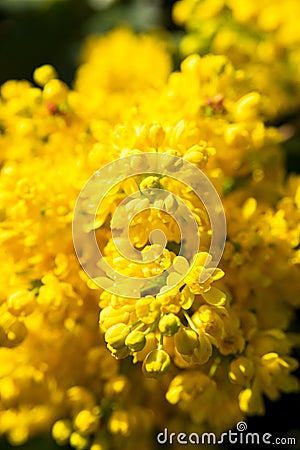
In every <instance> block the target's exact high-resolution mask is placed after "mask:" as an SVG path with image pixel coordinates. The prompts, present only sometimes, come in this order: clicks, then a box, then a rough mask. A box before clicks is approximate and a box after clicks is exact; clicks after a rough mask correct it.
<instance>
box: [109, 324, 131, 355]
mask: <svg viewBox="0 0 300 450" xmlns="http://www.w3.org/2000/svg"><path fill="white" fill-rule="evenodd" d="M128 334H129V327H128V326H127V325H125V323H117V324H116V325H113V326H112V327H110V328H109V329H108V330H107V331H106V333H105V336H104V338H105V341H106V342H107V344H109V345H110V347H112V348H113V349H115V350H119V349H122V348H123V347H125V339H126V337H127V335H128Z"/></svg>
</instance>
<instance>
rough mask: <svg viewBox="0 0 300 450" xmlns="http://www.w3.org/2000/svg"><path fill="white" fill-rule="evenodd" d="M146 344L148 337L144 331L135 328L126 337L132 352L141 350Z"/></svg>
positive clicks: (126, 343) (127, 344)
mask: <svg viewBox="0 0 300 450" xmlns="http://www.w3.org/2000/svg"><path fill="white" fill-rule="evenodd" d="M145 344H146V337H145V335H144V333H142V331H138V330H133V331H131V333H129V334H128V336H127V337H126V339H125V345H126V346H127V347H128V348H129V350H131V351H132V352H140V351H141V350H143V348H144V347H145Z"/></svg>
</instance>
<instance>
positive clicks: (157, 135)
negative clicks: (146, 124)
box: [148, 123, 166, 148]
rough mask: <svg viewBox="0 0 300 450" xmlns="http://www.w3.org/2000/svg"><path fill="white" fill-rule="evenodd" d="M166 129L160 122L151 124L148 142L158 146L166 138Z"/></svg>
mask: <svg viewBox="0 0 300 450" xmlns="http://www.w3.org/2000/svg"><path fill="white" fill-rule="evenodd" d="M165 135H166V133H165V131H164V129H163V127H162V126H161V124H160V123H154V124H152V125H150V128H149V132H148V142H149V145H150V146H151V147H154V148H158V147H159V146H160V145H161V144H162V143H163V140H164V138H165Z"/></svg>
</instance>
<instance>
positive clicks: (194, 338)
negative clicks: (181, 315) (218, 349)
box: [174, 327, 199, 355]
mask: <svg viewBox="0 0 300 450" xmlns="http://www.w3.org/2000/svg"><path fill="white" fill-rule="evenodd" d="M174 342H175V347H176V349H177V350H178V352H179V353H181V354H182V355H190V354H192V353H193V351H194V350H195V348H197V347H198V346H199V339H198V334H197V333H196V331H194V330H191V329H190V328H187V327H181V328H180V330H179V331H178V332H177V333H176V334H175V336H174Z"/></svg>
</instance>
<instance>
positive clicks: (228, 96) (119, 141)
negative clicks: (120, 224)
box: [0, 2, 300, 450]
mask: <svg viewBox="0 0 300 450" xmlns="http://www.w3.org/2000/svg"><path fill="white" fill-rule="evenodd" d="M184 3H185V2H184ZM186 3H187V2H186ZM170 59H171V58H170V54H169V53H168V50H167V47H166V45H165V43H164V42H162V41H161V40H158V39H157V37H154V36H149V35H148V36H136V35H134V34H133V33H132V32H130V31H129V30H127V29H117V30H114V31H112V32H110V33H109V34H107V35H106V36H104V37H100V38H93V39H91V40H90V41H89V42H88V44H87V47H86V49H85V51H84V53H83V62H82V65H81V66H80V67H79V70H78V72H77V75H76V80H75V85H74V88H73V89H70V88H69V87H67V86H66V85H65V84H64V83H63V82H62V81H61V80H59V79H58V76H57V74H56V72H55V70H54V68H53V67H51V66H48V65H45V66H42V67H40V68H38V69H36V70H35V72H34V81H35V83H36V86H40V87H36V86H35V85H34V84H32V83H29V82H26V81H14V80H11V81H8V82H6V83H5V84H4V85H3V86H2V87H1V103H0V126H1V134H0V145H1V149H2V151H1V171H0V192H1V193H0V218H1V220H0V227H1V233H0V239H1V250H0V257H1V267H2V271H1V283H0V286H1V297H0V344H1V347H0V359H1V367H0V433H1V434H5V435H6V436H7V438H8V440H9V442H10V443H12V444H15V445H18V444H21V443H23V442H25V441H26V440H27V439H28V438H30V437H31V436H33V435H35V434H38V433H41V432H47V431H48V430H49V429H52V436H53V438H54V439H55V440H56V441H57V443H58V444H59V445H64V444H70V445H71V447H73V448H75V449H77V450H85V449H90V450H117V449H125V450H126V449H129V448H132V447H133V446H134V445H135V443H136V442H139V445H140V447H141V448H143V449H144V450H147V449H149V450H150V449H152V448H153V446H154V445H155V444H154V442H153V439H154V438H153V432H154V430H159V429H161V428H162V425H163V427H164V426H166V427H170V429H172V428H173V429H179V430H188V429H190V427H194V431H195V429H197V431H199V430H200V431H201V430H202V431H208V430H212V431H215V432H217V433H220V432H222V431H224V430H226V429H228V428H230V427H233V426H234V425H235V424H236V423H237V421H239V420H241V419H242V418H244V417H245V416H246V415H247V414H263V413H264V403H263V395H266V396H267V397H268V398H270V399H272V400H275V399H277V398H278V397H279V395H280V394H281V393H282V392H294V391H296V390H297V389H298V381H297V379H296V378H295V376H294V375H292V374H291V372H293V371H294V370H295V369H296V367H297V361H296V360H295V359H294V358H293V357H291V352H292V349H293V347H294V346H295V345H296V344H297V341H298V340H299V339H298V337H297V336H296V335H293V334H291V333H289V332H288V330H289V327H290V324H291V321H292V319H293V317H294V312H295V309H296V308H298V307H299V306H300V299H299V295H298V289H297V283H298V280H299V275H300V271H299V263H300V253H299V240H300V239H299V236H300V225H299V224H300V179H299V177H297V176H292V177H290V178H287V177H286V176H285V172H284V166H283V161H282V157H281V148H280V140H281V139H282V138H281V136H280V134H279V133H278V131H277V130H276V129H274V128H270V127H268V126H266V125H265V124H264V123H263V121H262V118H261V117H262V111H264V108H265V101H266V100H265V98H264V97H263V96H261V95H260V94H259V93H258V92H257V91H253V90H252V89H251V88H250V89H249V86H251V85H252V81H251V76H250V77H249V76H248V75H247V73H246V72H245V71H243V70H241V69H235V68H234V67H233V65H232V64H231V63H230V62H229V61H228V59H227V58H226V57H225V56H211V55H209V56H205V57H203V58H201V57H200V56H197V55H190V56H188V57H187V58H186V59H185V60H184V61H183V62H182V64H181V68H180V71H173V72H172V71H171V64H170ZM145 152H157V153H158V154H169V155H174V156H177V157H180V158H182V159H183V160H185V161H188V162H189V163H191V164H193V165H194V166H196V167H197V168H199V169H201V170H202V171H203V172H204V173H205V174H206V175H207V177H208V178H209V179H210V180H211V182H212V183H213V184H214V186H215V188H216V189H217V191H218V193H219V195H220V197H221V199H222V203H223V206H224V209H225V214H226V218H227V226H228V235H227V241H226V246H225V251H224V256H223V258H222V260H221V263H220V267H219V268H217V269H215V270H211V271H210V272H209V273H208V276H207V277H206V280H205V281H204V282H201V281H200V280H201V278H199V276H200V274H201V273H203V271H205V270H208V269H206V267H205V263H206V262H207V261H210V259H211V255H210V253H209V244H210V240H211V233H212V230H211V224H210V220H209V217H208V214H207V211H206V209H205V207H204V205H203V204H202V202H201V201H200V200H199V198H198V197H197V196H196V194H195V193H194V192H193V191H192V190H191V189H190V188H189V187H187V186H186V185H183V183H181V182H180V181H177V180H175V179H174V178H171V177H168V176H163V175H160V176H158V175H157V174H153V175H151V174H150V175H149V174H145V175H139V176H134V177H131V178H127V179H125V180H122V181H121V182H120V183H118V184H117V185H116V186H115V187H114V188H113V189H111V190H110V191H109V192H108V193H107V196H106V197H105V199H104V201H103V202H102V203H101V205H100V207H99V210H98V211H97V214H96V216H95V221H94V225H93V227H92V229H87V230H85V231H86V233H93V232H95V234H96V239H97V242H98V244H99V248H100V249H101V251H102V252H103V254H104V256H105V258H106V260H107V261H108V262H109V263H110V264H111V266H112V267H114V268H116V269H117V270H118V271H119V272H120V273H122V274H124V275H126V276H127V277H128V278H129V281H128V282H129V283H130V282H131V283H132V277H138V278H141V279H143V278H148V277H151V276H153V275H157V274H164V273H166V271H167V269H168V268H169V267H170V266H172V267H173V269H174V271H173V272H172V273H170V274H169V275H168V276H166V278H165V282H164V284H163V285H161V286H160V290H159V292H158V293H157V294H153V292H149V291H147V292H144V293H143V295H142V296H141V297H140V298H131V297H128V296H122V295H116V294H114V293H112V292H111V289H110V287H111V286H112V285H113V284H114V279H111V281H110V282H109V283H111V284H110V285H107V289H103V288H102V289H99V288H98V286H97V284H95V280H91V279H89V278H88V277H87V276H86V274H85V273H84V271H83V270H82V268H81V267H80V264H79V262H78V260H77V257H76V254H75V251H74V247H73V241H72V219H73V210H74V206H75V203H76V199H77V197H78V195H79V192H80V190H81V189H82V187H83V186H84V184H85V182H86V180H87V179H88V178H89V177H90V176H91V175H92V174H93V173H94V171H96V170H98V169H99V168H101V167H103V166H104V165H105V164H107V163H110V162H112V161H114V160H116V159H117V158H120V157H126V156H128V155H129V156H133V157H135V158H136V159H133V161H134V162H135V163H136V164H138V163H139V159H138V157H139V155H142V154H144V153H145ZM156 188H163V189H164V190H167V191H170V192H172V193H174V194H176V195H178V196H180V197H181V198H182V199H183V201H184V203H185V204H186V205H188V206H189V209H190V210H191V211H192V214H193V217H194V218H195V220H196V223H197V226H198V228H199V233H200V235H201V242H200V245H199V248H197V254H196V257H195V258H194V259H193V261H188V259H187V258H185V257H184V256H182V255H180V254H179V247H180V244H181V243H182V241H183V240H184V236H182V235H181V233H180V231H182V230H179V229H178V225H177V224H176V221H174V219H173V217H172V215H173V214H174V212H175V210H177V208H178V205H177V204H176V202H175V201H174V197H168V198H166V199H165V202H164V206H165V211H160V210H159V209H158V208H156V209H155V208H150V209H149V208H148V209H147V208H146V209H144V210H143V211H141V209H140V207H141V205H139V204H137V203H136V202H135V201H134V200H133V203H131V202H129V203H128V205H127V206H128V208H127V212H128V216H130V217H131V213H132V211H134V212H136V213H137V214H135V215H134V216H133V219H132V221H131V223H130V233H129V234H130V238H131V241H132V244H133V246H134V247H135V248H136V249H137V250H138V251H139V252H140V255H141V259H142V262H143V256H144V255H146V253H147V252H148V250H149V248H150V243H149V234H150V232H151V231H152V230H155V229H157V228H160V229H162V230H163V231H164V233H165V236H166V240H167V245H166V247H165V249H164V251H163V252H162V253H161V254H160V255H159V256H158V257H156V258H154V259H153V260H152V261H151V262H149V263H148V262H147V260H146V263H143V264H141V263H139V262H131V261H128V259H126V257H125V256H124V255H122V254H120V252H119V251H118V248H117V247H116V242H115V241H114V239H113V238H112V235H111V227H110V222H111V219H112V217H113V214H114V211H115V209H116V207H117V206H118V205H119V204H120V203H121V202H122V201H123V200H124V199H126V198H127V197H128V196H129V195H130V194H132V193H133V192H135V191H137V190H144V189H150V190H151V189H156ZM144 203H145V204H146V205H147V201H146V202H144ZM131 208H133V209H132V210H131ZM139 211H141V212H139ZM183 231H184V230H183ZM130 280H131V281H130ZM170 286H171V287H172V288H170V289H168V288H169V287H170ZM125 287H126V286H124V292H125V291H126V289H125ZM99 323H100V330H99ZM107 347H108V348H107ZM152 378H154V379H152ZM157 378H159V381H157ZM137 387H138V388H137ZM220 410H221V411H222V414H220ZM137 439H138V441H137Z"/></svg>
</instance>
